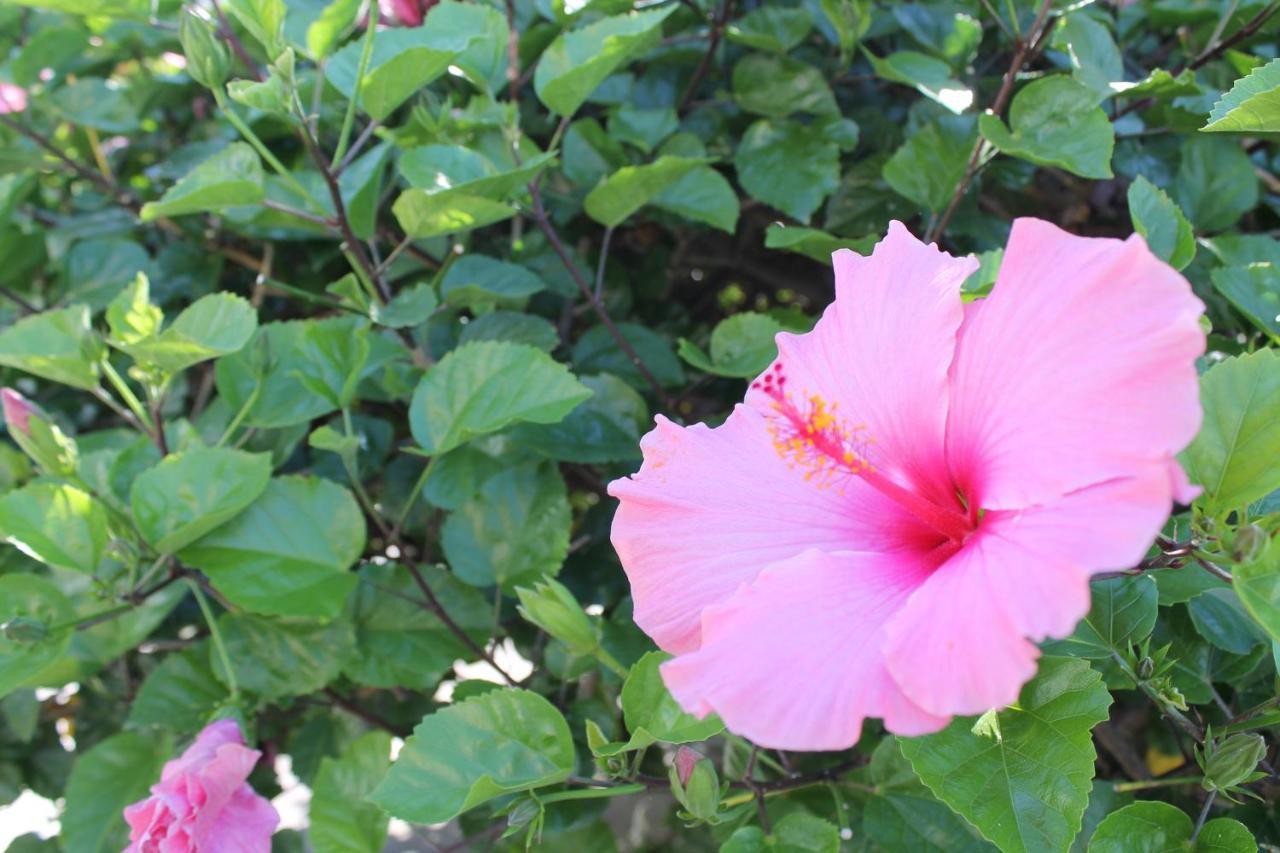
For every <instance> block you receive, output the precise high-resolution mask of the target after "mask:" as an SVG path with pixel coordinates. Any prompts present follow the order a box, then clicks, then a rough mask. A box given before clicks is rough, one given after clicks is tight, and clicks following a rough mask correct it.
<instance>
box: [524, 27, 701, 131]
mask: <svg viewBox="0 0 1280 853" xmlns="http://www.w3.org/2000/svg"><path fill="white" fill-rule="evenodd" d="M673 11H675V9H674V8H673V7H671V6H666V7H663V8H659V9H651V10H649V11H645V12H632V13H630V14H626V15H615V16H613V17H609V18H602V19H600V20H598V21H596V22H594V23H592V24H588V25H587V26H585V27H582V28H581V29H577V30H572V31H570V32H566V33H562V34H561V35H560V36H559V37H557V38H556V40H555V41H553V42H552V43H551V45H550V46H549V47H547V49H546V50H545V51H543V53H542V56H541V57H540V58H539V59H538V67H537V70H536V71H535V72H534V75H533V88H534V91H535V92H537V95H538V98H539V99H540V100H541V101H542V103H544V104H546V105H547V107H548V108H549V109H551V110H552V111H553V112H555V113H558V114H559V115H562V116H569V115H573V114H574V113H575V112H577V111H578V107H580V106H582V103H583V102H584V101H585V100H586V99H587V97H588V96H590V94H591V93H592V92H593V91H595V88H596V87H597V86H599V85H600V84H601V83H602V82H604V79H605V78H606V77H608V76H609V75H610V74H612V73H613V72H614V71H616V70H617V69H618V68H619V67H620V66H622V65H623V64H625V63H626V62H628V61H629V60H631V59H632V58H634V57H637V56H639V55H641V54H643V53H645V52H647V51H648V50H650V49H651V48H653V47H655V46H656V45H657V44H658V40H659V39H660V38H661V36H662V22H663V21H664V20H666V18H667V16H668V15H670V14H671V13H672V12H673Z"/></svg>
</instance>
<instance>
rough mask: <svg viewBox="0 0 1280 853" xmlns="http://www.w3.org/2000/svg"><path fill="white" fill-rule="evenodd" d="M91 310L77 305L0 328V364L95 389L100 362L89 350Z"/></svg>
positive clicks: (53, 379)
mask: <svg viewBox="0 0 1280 853" xmlns="http://www.w3.org/2000/svg"><path fill="white" fill-rule="evenodd" d="M90 335H91V333H90V330H89V309H88V307H87V306H85V305H73V306H71V307H70V308H61V309H58V310H56V311H41V312H40V313H39V314H32V315H31V316H30V317H24V318H22V319H21V320H19V321H17V322H16V323H14V324H12V325H11V326H9V328H7V329H4V330H3V331H0V365H4V366H5V367H12V368H15V369H17V370H21V371H23V372H25V373H30V374H33V375H35V376H39V377H40V378H41V379H48V380H50V381H51V382H60V383H62V384H63V385H70V386H72V387H73V388H83V389H86V390H92V389H93V388H96V387H97V386H98V365H97V364H96V363H95V360H94V359H93V358H92V357H91V356H90V355H89V353H88V352H87V351H86V350H88V349H89V341H90Z"/></svg>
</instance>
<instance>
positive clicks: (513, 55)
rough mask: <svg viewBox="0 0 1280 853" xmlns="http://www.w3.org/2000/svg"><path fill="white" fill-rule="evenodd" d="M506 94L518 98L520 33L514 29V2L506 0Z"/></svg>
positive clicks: (514, 101)
mask: <svg viewBox="0 0 1280 853" xmlns="http://www.w3.org/2000/svg"><path fill="white" fill-rule="evenodd" d="M507 96H508V97H509V98H510V99H511V103H513V104H514V103H516V101H518V100H519V99H520V33H519V32H518V31H517V30H516V2H515V0H507Z"/></svg>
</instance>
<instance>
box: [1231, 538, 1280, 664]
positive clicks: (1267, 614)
mask: <svg viewBox="0 0 1280 853" xmlns="http://www.w3.org/2000/svg"><path fill="white" fill-rule="evenodd" d="M1231 576H1232V581H1233V582H1232V584H1231V589H1232V590H1234V591H1235V593H1236V595H1238V596H1239V597H1240V601H1241V602H1243V603H1244V606H1245V607H1246V608H1247V609H1248V611H1249V613H1250V614H1251V615H1252V616H1253V618H1254V620H1255V621H1256V622H1257V624H1258V625H1260V626H1262V628H1263V630H1265V631H1266V632H1267V634H1268V635H1270V637H1271V639H1272V641H1273V642H1280V544H1277V542H1276V540H1275V538H1274V537H1271V538H1270V539H1268V541H1267V544H1266V546H1265V547H1264V548H1263V549H1262V552H1261V553H1260V554H1258V556H1257V558H1256V559H1253V560H1250V561H1249V562H1247V563H1243V564H1241V565H1237V566H1235V567H1234V568H1233V569H1232V571H1231Z"/></svg>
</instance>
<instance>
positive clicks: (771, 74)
mask: <svg viewBox="0 0 1280 853" xmlns="http://www.w3.org/2000/svg"><path fill="white" fill-rule="evenodd" d="M733 97H734V100H735V101H737V102H738V106H740V107H742V109H744V110H746V111H747V112H749V113H756V114H758V115H762V116H767V117H769V118H785V117H786V116H789V115H791V114H792V113H812V114H814V115H824V114H827V113H834V112H838V111H839V110H838V107H837V106H836V98H835V95H833V94H832V93H831V87H830V86H828V85H827V81H826V78H825V77H824V76H823V75H822V73H821V72H820V71H818V69H817V68H814V67H813V66H812V65H808V64H806V63H804V62H801V61H800V60H798V59H793V58H791V57H789V56H773V55H770V54H767V53H748V54H747V55H746V56H744V57H743V58H742V59H740V60H739V61H738V64H737V65H735V66H734V67H733Z"/></svg>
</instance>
